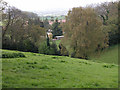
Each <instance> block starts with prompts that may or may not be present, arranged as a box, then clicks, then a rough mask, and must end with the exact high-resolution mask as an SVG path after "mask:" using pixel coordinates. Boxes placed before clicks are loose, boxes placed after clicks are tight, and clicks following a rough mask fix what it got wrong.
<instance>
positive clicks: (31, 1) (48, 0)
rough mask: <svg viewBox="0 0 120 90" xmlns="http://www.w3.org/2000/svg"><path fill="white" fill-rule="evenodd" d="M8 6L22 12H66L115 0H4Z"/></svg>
mask: <svg viewBox="0 0 120 90" xmlns="http://www.w3.org/2000/svg"><path fill="white" fill-rule="evenodd" d="M5 1H7V2H8V3H9V4H10V5H12V6H15V7H17V8H18V9H21V10H23V11H47V10H49V11H50V10H57V9H64V10H68V9H70V8H73V7H79V6H86V5H89V4H97V3H101V2H105V1H107V2H109V1H116V0H5Z"/></svg>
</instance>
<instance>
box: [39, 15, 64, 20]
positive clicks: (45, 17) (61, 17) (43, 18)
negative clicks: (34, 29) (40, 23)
mask: <svg viewBox="0 0 120 90" xmlns="http://www.w3.org/2000/svg"><path fill="white" fill-rule="evenodd" d="M40 19H41V20H45V19H48V20H51V19H53V20H56V19H58V20H63V19H65V15H61V16H40Z"/></svg>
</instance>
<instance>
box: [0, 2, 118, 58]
mask: <svg viewBox="0 0 120 90" xmlns="http://www.w3.org/2000/svg"><path fill="white" fill-rule="evenodd" d="M0 4H1V5H2V8H0V11H1V12H2V13H0V14H1V15H2V48H3V49H10V50H19V51H29V52H36V53H38V52H39V53H42V54H50V55H64V56H71V57H75V58H84V59H90V57H91V56H93V55H97V54H98V55H99V54H100V53H101V52H102V51H103V50H104V49H106V48H108V47H110V46H112V45H116V44H118V40H119V38H120V32H119V31H118V30H119V28H118V27H119V26H120V24H119V22H118V21H119V19H118V12H119V11H120V4H119V2H109V3H102V4H100V5H96V6H88V7H76V8H73V9H72V10H71V11H69V12H68V15H67V16H66V23H58V20H57V19H56V22H55V23H53V25H52V26H50V25H49V23H48V20H47V19H46V20H44V21H41V20H40V17H39V16H38V15H37V14H35V13H32V12H24V11H21V10H19V9H17V8H15V7H11V6H9V5H8V4H7V3H6V2H4V1H3V0H0ZM49 28H50V29H52V30H53V32H52V33H53V37H55V36H57V35H62V31H64V32H65V34H64V38H63V39H62V40H61V43H60V44H59V49H58V48H57V45H56V43H55V42H53V41H52V40H50V39H49V38H48V36H47V35H46V31H47V30H48V29H49Z"/></svg>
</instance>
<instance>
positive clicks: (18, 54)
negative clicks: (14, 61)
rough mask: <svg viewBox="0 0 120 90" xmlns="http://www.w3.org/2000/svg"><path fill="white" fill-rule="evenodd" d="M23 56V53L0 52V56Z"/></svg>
mask: <svg viewBox="0 0 120 90" xmlns="http://www.w3.org/2000/svg"><path fill="white" fill-rule="evenodd" d="M20 57H25V55H24V54H23V53H12V52H2V58H20Z"/></svg>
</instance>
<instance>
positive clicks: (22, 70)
mask: <svg viewBox="0 0 120 90" xmlns="http://www.w3.org/2000/svg"><path fill="white" fill-rule="evenodd" d="M3 51H4V53H5V52H6V53H23V54H24V55H25V57H19V58H3V59H2V66H3V68H2V71H3V72H2V74H3V84H2V85H3V87H4V88H117V87H118V65H116V64H109V63H102V62H101V63H97V62H92V61H86V60H82V59H75V58H70V57H64V56H52V55H43V54H37V53H30V52H19V51H9V50H3ZM17 55H18V54H17Z"/></svg>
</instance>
